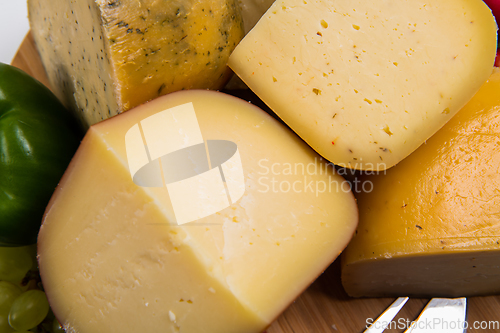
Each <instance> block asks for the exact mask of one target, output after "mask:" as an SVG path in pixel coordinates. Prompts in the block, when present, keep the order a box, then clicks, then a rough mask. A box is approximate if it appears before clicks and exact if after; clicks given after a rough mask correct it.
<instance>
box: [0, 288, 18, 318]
mask: <svg viewBox="0 0 500 333" xmlns="http://www.w3.org/2000/svg"><path fill="white" fill-rule="evenodd" d="M21 293H22V291H21V289H20V288H19V287H18V286H16V285H15V284H13V283H10V282H7V281H0V315H2V316H5V317H7V316H8V315H9V311H10V307H11V306H12V303H13V302H14V300H15V299H16V298H17V297H18V296H19V295H21Z"/></svg>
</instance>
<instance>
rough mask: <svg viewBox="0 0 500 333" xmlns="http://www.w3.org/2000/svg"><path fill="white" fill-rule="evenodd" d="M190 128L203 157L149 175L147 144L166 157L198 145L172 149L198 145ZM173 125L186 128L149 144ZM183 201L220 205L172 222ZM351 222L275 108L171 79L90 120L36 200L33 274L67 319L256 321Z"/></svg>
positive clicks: (324, 256) (298, 285) (133, 327)
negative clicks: (158, 93)
mask: <svg viewBox="0 0 500 333" xmlns="http://www.w3.org/2000/svg"><path fill="white" fill-rule="evenodd" d="M189 103H192V108H193V109H194V114H195V118H193V117H192V116H193V114H192V113H190V112H191V111H192V110H193V109H191V108H190V106H189V105H191V104H189ZM173 107H176V108H175V109H171V108H173ZM190 110H191V111H190ZM193 119H195V121H193ZM196 119H197V120H196ZM196 121H197V124H198V125H199V127H197V126H198V125H197V124H196ZM193 124H194V125H193ZM155 126H156V127H155ZM169 126H170V127H169ZM155 128H157V129H160V130H159V131H156V130H155ZM161 129H165V130H164V131H162V130H161ZM167 129H169V130H167ZM199 133H201V136H202V138H203V140H204V143H206V148H207V149H205V144H204V143H203V142H202V143H201V144H202V147H203V148H202V150H201V152H202V154H203V153H205V152H206V151H207V150H208V152H209V153H208V154H209V157H210V164H211V167H210V170H209V171H206V170H207V169H206V168H205V167H204V169H203V168H202V169H203V170H199V171H200V173H197V174H195V175H192V176H186V175H187V173H189V172H187V171H186V170H184V169H182V168H181V169H180V170H179V169H178V170H177V171H175V172H173V171H172V172H166V173H163V178H164V182H165V183H167V188H165V187H161V185H159V186H158V184H156V180H155V178H154V177H153V176H154V175H155V172H156V171H155V170H156V169H155V167H154V165H155V164H154V163H153V162H154V161H156V163H158V160H153V162H148V161H149V158H153V157H152V156H151V155H153V154H154V155H155V156H162V155H163V154H165V153H166V155H163V156H162V157H161V158H162V159H161V166H162V167H163V169H164V170H166V169H168V168H170V166H172V167H175V163H173V164H172V163H170V162H172V161H174V162H177V161H179V162H180V161H181V160H182V156H187V157H188V159H189V160H190V161H194V160H195V158H194V157H195V156H198V154H199V153H200V152H199V151H198V152H192V154H187V155H182V154H183V152H185V151H186V149H193V150H196V149H198V148H197V147H198V145H199V144H200V143H199V142H200V140H199V138H200V136H199ZM179 135H180V137H183V138H185V139H186V140H180V141H177V142H174V141H175V140H174V139H169V140H168V141H163V142H164V143H165V145H163V146H162V145H156V146H155V144H156V143H158V142H160V141H161V140H162V138H167V137H169V136H171V137H172V138H178V137H179ZM157 139H158V140H157ZM188 139H189V140H188ZM142 140H145V141H142ZM126 142H127V143H126ZM144 142H147V146H146V147H144ZM214 142H215V144H216V145H219V144H221V142H222V144H223V145H225V144H227V145H228V146H231V147H232V148H231V149H232V150H231V149H230V151H229V152H230V153H228V151H226V150H224V149H222V150H220V149H214V148H213V146H212V145H213V144H214ZM182 145H184V146H185V148H182V149H181V150H178V151H176V150H175V148H176V147H180V146H182ZM169 147H170V148H169ZM171 147H173V152H171V153H170V154H169V153H168V150H172V149H171ZM235 147H237V150H235V149H234V148H235ZM162 149H163V150H162ZM235 151H237V153H235ZM146 152H148V153H146ZM148 154H149V155H148ZM173 154H179V155H176V158H174V159H170V158H169V156H172V155H173ZM132 160H133V161H135V162H133V163H130V162H129V161H132ZM200 161H201V160H200ZM205 162H206V160H205ZM202 164H203V163H202V162H200V163H199V165H202ZM129 165H130V167H129ZM156 165H158V164H156ZM166 165H168V166H169V167H166ZM239 165H240V166H241V167H240V166H239ZM218 166H220V169H218ZM144 167H146V168H148V167H151V169H150V172H149V175H150V176H151V177H150V178H148V177H145V176H144V177H142V178H141V181H143V186H138V185H136V184H135V183H134V182H135V181H137V182H138V181H139V180H137V179H136V178H135V177H134V181H132V175H131V173H132V174H134V175H137V174H139V173H141V172H143V171H141V170H142V169H141V168H144ZM137 170H139V171H137ZM241 170H243V172H241ZM136 171H137V172H136ZM201 171H203V172H201ZM205 171H206V172H205ZM185 172H187V173H185ZM221 175H224V184H223V187H222V189H220V188H218V187H217V184H220V183H218V181H220V179H221ZM173 176H175V177H177V176H179V177H178V179H173V180H172V179H170V178H169V177H173ZM161 182H162V179H161V178H160V183H161ZM241 183H243V188H242V187H240V184H241ZM206 184H212V185H213V186H212V185H211V186H209V187H208V190H206V189H205V190H206V191H205V190H204V189H203V186H204V185H206ZM170 185H173V186H170ZM193 189H196V190H195V191H194V190H193ZM185 193H188V194H189V195H191V197H186V196H185V195H184V194H185ZM198 193H202V194H203V195H202V196H201V197H199V198H197V196H198ZM221 193H222V197H221V196H220V194H221ZM205 194H207V195H205ZM186 198H187V199H186ZM224 198H225V200H226V201H225V202H228V200H229V198H230V202H231V204H230V205H229V204H224V203H223V201H224ZM219 199H220V201H218V200H219ZM182 200H188V205H184V206H182V205H181V206H180V207H181V208H186V209H189V208H191V210H192V211H194V212H198V211H200V202H202V200H204V201H203V202H202V203H206V202H209V201H210V202H215V203H218V204H220V206H217V207H218V208H217V209H215V210H216V211H217V212H215V213H212V214H208V215H206V214H205V215H206V216H205V217H201V218H199V219H198V220H194V221H191V222H189V221H188V222H187V223H184V224H177V223H176V219H178V218H179V216H182V215H179V214H178V212H177V211H176V210H175V208H176V207H179V205H178V204H179V201H182ZM189 200H191V203H192V206H189ZM221 202H222V204H221ZM204 208H206V209H207V210H208V209H211V208H214V207H210V206H209V205H204ZM181 213H186V212H185V210H184V211H182V212H181ZM188 213H189V212H188ZM356 225H357V206H356V203H355V200H354V197H353V195H352V193H351V191H350V188H349V186H348V184H347V183H346V182H345V181H344V179H343V178H342V177H340V176H339V175H337V174H335V173H334V172H333V169H332V167H331V165H327V164H326V163H324V161H321V160H320V159H319V156H318V155H316V154H315V153H314V152H313V151H312V150H311V149H310V148H309V147H307V145H305V144H304V143H303V142H302V141H301V140H300V139H299V138H298V137H296V136H295V135H294V134H293V132H291V131H290V130H289V129H287V128H286V127H285V126H283V125H282V124H280V123H279V122H278V121H277V120H275V119H273V118H272V117H271V116H269V115H268V114H267V113H265V112H264V111H262V110H260V109H259V108H257V107H255V106H253V105H251V104H249V103H247V102H245V101H243V100H240V99H238V98H235V97H231V96H229V95H225V94H222V93H219V92H213V91H197V90H192V91H184V92H177V93H173V94H169V95H167V96H163V97H160V98H158V99H155V100H154V101H151V102H148V103H146V104H143V105H141V106H139V107H137V108H136V109H134V110H131V111H130V112H126V113H124V114H121V115H119V116H117V117H113V118H112V119H109V120H106V121H104V122H101V123H99V124H97V125H94V126H92V127H91V128H90V129H89V131H88V132H87V135H86V136H85V138H84V140H83V141H82V144H81V146H80V148H79V150H78V151H77V153H76V155H75V157H74V159H73V161H72V162H71V164H70V166H69V168H68V170H67V172H66V173H65V175H64V177H63V179H62V181H61V183H60V185H59V187H58V188H57V190H56V192H55V194H54V196H53V198H52V200H51V202H50V204H49V206H48V208H47V212H46V216H45V218H44V221H43V225H42V227H41V230H40V234H39V238H38V246H39V248H38V251H39V252H38V253H39V265H40V273H41V276H42V280H43V284H44V288H45V291H46V293H47V297H48V299H49V301H50V304H51V307H52V309H53V311H54V313H55V315H56V316H57V318H58V319H59V321H60V322H61V323H62V324H63V326H64V327H65V328H66V330H67V331H68V332H79V333H86V332H88V333H99V332H186V333H189V332H192V333H199V332H207V333H208V332H213V333H223V332H228V333H234V332H238V333H245V332H260V331H262V330H264V329H265V327H266V326H267V325H269V324H270V323H271V322H272V321H273V320H274V319H275V318H276V317H277V316H278V315H279V314H280V312H282V311H283V310H284V309H285V308H286V306H287V305H288V304H289V303H290V302H292V301H293V300H294V299H295V298H296V297H297V296H298V295H299V293H300V292H302V291H303V290H304V289H305V288H306V287H307V286H308V285H309V284H310V283H311V282H312V281H313V280H314V279H315V278H316V277H317V276H318V275H319V274H320V273H321V272H322V271H323V270H324V269H325V268H326V267H327V266H328V265H329V264H330V263H331V262H332V261H333V260H334V259H335V258H336V257H337V256H338V255H339V253H340V252H341V251H342V250H343V249H344V247H345V246H346V245H347V243H348V241H349V240H350V238H351V236H352V234H353V232H354V230H355V228H356Z"/></svg>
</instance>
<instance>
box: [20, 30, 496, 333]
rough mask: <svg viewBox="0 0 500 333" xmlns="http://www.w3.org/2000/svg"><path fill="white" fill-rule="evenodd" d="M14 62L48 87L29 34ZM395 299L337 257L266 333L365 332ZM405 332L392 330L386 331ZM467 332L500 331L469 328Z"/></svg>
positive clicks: (480, 315) (492, 315) (488, 311)
mask: <svg viewBox="0 0 500 333" xmlns="http://www.w3.org/2000/svg"><path fill="white" fill-rule="evenodd" d="M12 65H14V66H16V67H18V68H21V69H22V70H24V71H26V72H27V73H28V74H30V75H32V76H33V77H35V78H36V79H38V80H39V81H41V82H42V83H44V84H45V85H47V86H49V83H48V80H47V76H46V74H45V70H44V68H43V65H42V63H41V61H40V58H39V56H38V52H37V50H36V47H35V44H34V41H33V37H32V36H31V34H30V33H28V35H27V36H26V38H25V39H24V41H23V43H22V44H21V46H20V48H19V50H18V52H17V54H16V56H15V58H14V60H13V61H12ZM499 283H500V281H499ZM393 301H394V298H363V299H356V298H351V297H349V296H347V295H346V293H345V291H344V289H343V288H342V284H341V282H340V263H339V260H337V261H335V262H334V263H333V264H332V265H331V266H330V267H329V268H328V269H326V271H325V272H324V273H323V274H322V275H321V276H320V277H319V278H318V279H317V280H316V281H315V282H314V283H313V284H312V285H311V286H310V287H309V288H308V289H307V290H306V291H305V292H304V293H303V294H302V295H301V296H299V298H297V300H296V301H295V302H294V303H293V304H292V305H291V306H290V307H289V308H288V309H287V310H286V311H285V312H284V313H283V314H282V315H281V316H280V317H279V318H278V319H277V320H276V321H275V322H274V323H273V324H272V325H271V326H270V327H269V329H268V330H267V333H330V332H334V333H338V332H342V333H357V332H363V331H364V329H365V327H366V325H367V319H368V318H373V319H375V318H377V317H378V316H379V315H380V314H381V313H382V312H383V311H384V310H385V309H386V308H387V306H389V305H390V304H391V303H392V302H393ZM428 301H429V299H419V298H414V299H410V300H409V301H408V303H407V304H406V305H405V307H404V308H403V310H402V311H401V312H400V313H399V314H398V316H397V317H396V318H395V319H394V320H396V321H397V322H398V323H399V322H400V321H398V320H403V321H404V322H406V320H409V321H412V320H414V319H416V317H417V316H418V314H419V313H420V311H422V309H423V308H424V306H425V304H426V303H427V302H428ZM468 321H469V324H470V325H472V323H473V322H474V321H479V322H480V321H486V322H488V321H500V296H490V297H471V298H469V299H468ZM403 331H404V329H391V330H387V331H386V332H388V333H389V332H403ZM467 332H470V333H473V332H477V333H486V332H500V330H491V329H490V330H485V329H473V328H469V330H468V331H467ZM235 333H236V332H235Z"/></svg>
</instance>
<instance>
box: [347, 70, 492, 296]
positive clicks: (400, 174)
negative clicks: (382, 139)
mask: <svg viewBox="0 0 500 333" xmlns="http://www.w3.org/2000/svg"><path fill="white" fill-rule="evenodd" d="M499 165H500V71H498V70H496V73H494V74H493V75H491V77H490V78H489V80H488V81H487V83H485V84H484V85H483V86H482V88H481V89H480V90H479V92H478V93H477V94H476V95H475V96H474V97H473V98H472V100H471V101H470V102H469V103H468V104H467V105H466V106H465V107H464V108H463V109H462V110H460V111H459V112H458V113H457V115H456V116H455V117H454V118H453V119H452V120H450V122H449V123H448V124H446V125H445V126H444V127H443V128H442V129H441V130H440V131H439V132H437V133H436V134H435V135H434V136H433V137H432V138H431V139H430V140H428V141H427V143H426V144H424V145H422V146H421V147H420V148H419V149H418V150H416V151H415V152H414V153H413V154H412V155H410V156H409V157H408V158H407V159H405V160H404V161H402V162H401V163H400V164H399V165H397V166H395V167H394V168H392V169H390V170H388V171H387V173H386V175H378V176H370V177H365V178H363V179H362V181H363V182H371V183H372V185H373V191H371V192H370V193H368V192H364V193H360V194H359V195H357V198H358V204H359V209H360V223H359V227H358V229H357V231H356V235H355V236H354V238H353V240H352V242H351V243H350V245H349V246H348V247H347V249H346V251H345V253H344V255H343V257H342V282H343V285H344V287H345V289H346V291H347V293H348V294H349V295H351V296H369V297H371V296H382V295H393V296H410V295H418V296H430V297H437V296H445V297H455V296H456V297H462V296H472V295H489V294H498V293H500V285H499V283H498V281H499V279H500V270H499V262H500V245H499V242H500V223H499V220H498V207H499V206H500V197H499V195H498V189H499V188H500V174H499V172H498V167H499ZM366 188H369V187H368V186H367V187H366Z"/></svg>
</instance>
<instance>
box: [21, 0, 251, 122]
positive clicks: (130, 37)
mask: <svg viewBox="0 0 500 333" xmlns="http://www.w3.org/2000/svg"><path fill="white" fill-rule="evenodd" d="M28 8H29V18H30V24H31V30H32V33H33V36H34V39H35V42H36V45H37V47H38V50H39V52H40V56H41V59H42V62H43V64H44V66H45V69H46V71H47V74H48V77H49V81H50V84H51V86H52V88H53V90H54V92H55V93H56V95H57V96H58V97H59V98H60V99H61V100H62V101H63V102H64V103H65V104H66V105H67V106H69V107H70V108H71V109H73V111H75V112H76V113H77V114H78V115H79V117H80V118H81V119H82V122H83V123H84V125H85V126H86V127H88V126H89V125H92V124H94V123H97V122H99V121H101V120H103V119H107V118H109V117H111V116H113V115H116V114H118V113H121V112H123V111H126V110H128V109H130V108H132V107H134V106H137V105H139V104H141V103H144V102H146V101H148V100H151V99H153V98H155V97H158V96H160V95H164V94H167V93H169V92H173V91H177V90H183V89H196V88H211V89H219V88H222V86H223V85H224V84H225V83H226V81H227V80H228V79H229V77H230V75H231V71H230V70H229V69H228V67H227V66H226V62H227V59H228V57H229V54H230V53H231V52H232V50H233V49H234V47H235V46H236V44H237V43H238V42H239V41H240V39H241V38H242V37H243V22H242V18H241V11H240V8H239V6H238V4H237V3H236V0H216V1H194V0H183V1H154V0H146V1H140V2H139V1H120V0H84V1H66V0H58V1H46V0H30V1H28Z"/></svg>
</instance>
